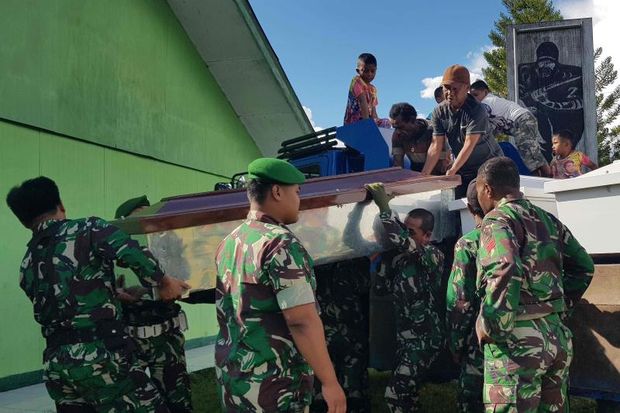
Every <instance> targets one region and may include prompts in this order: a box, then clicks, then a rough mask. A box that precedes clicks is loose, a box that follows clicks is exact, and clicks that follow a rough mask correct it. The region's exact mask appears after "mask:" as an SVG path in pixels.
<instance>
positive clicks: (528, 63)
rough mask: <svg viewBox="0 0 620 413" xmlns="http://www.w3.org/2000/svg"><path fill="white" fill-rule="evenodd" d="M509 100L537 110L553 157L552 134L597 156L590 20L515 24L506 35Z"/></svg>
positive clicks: (544, 146) (540, 129)
mask: <svg viewBox="0 0 620 413" xmlns="http://www.w3.org/2000/svg"><path fill="white" fill-rule="evenodd" d="M506 57H507V64H508V89H509V99H511V100H514V101H516V102H519V103H520V104H521V105H522V106H525V107H527V108H528V109H530V110H531V111H532V113H534V115H535V116H536V118H537V120H538V129H539V131H540V134H541V136H542V137H543V139H544V140H545V143H544V145H543V149H544V150H545V155H546V156H547V157H548V159H549V157H550V156H551V137H552V135H553V133H554V132H557V131H559V130H562V129H569V130H571V131H572V132H573V135H574V136H575V143H576V148H577V150H580V151H582V152H585V153H586V154H587V155H588V156H589V157H591V158H592V159H598V150H597V143H596V97H595V88H594V46H593V43H592V19H589V18H588V19H574V20H563V21H557V22H544V23H536V24H523V25H512V26H510V27H509V30H508V33H507V38H506Z"/></svg>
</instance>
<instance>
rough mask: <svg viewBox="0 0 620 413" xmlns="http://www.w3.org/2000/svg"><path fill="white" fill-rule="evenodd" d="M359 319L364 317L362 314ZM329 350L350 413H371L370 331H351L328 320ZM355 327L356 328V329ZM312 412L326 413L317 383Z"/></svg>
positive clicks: (352, 329) (326, 326)
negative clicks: (369, 381) (369, 391)
mask: <svg viewBox="0 0 620 413" xmlns="http://www.w3.org/2000/svg"><path fill="white" fill-rule="evenodd" d="M360 317H362V316H361V315H360ZM324 327H325V340H326V341H327V350H328V351H329V356H330V358H331V360H332V363H333V364H334V370H335V371H336V377H337V378H338V383H340V385H341V386H342V389H343V391H344V393H345V395H346V396H347V412H349V413H368V412H370V396H369V394H368V357H369V356H368V351H369V349H368V329H367V328H365V329H361V330H362V331H359V330H360V329H355V328H351V326H344V325H338V324H335V323H329V320H326V321H325V324H324ZM353 327H355V326H353ZM310 411H311V412H313V413H321V412H327V405H326V404H325V402H324V401H323V397H322V395H321V385H320V383H319V382H318V380H317V381H315V397H314V400H313V403H312V406H311V408H310Z"/></svg>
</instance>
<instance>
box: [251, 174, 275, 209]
mask: <svg viewBox="0 0 620 413" xmlns="http://www.w3.org/2000/svg"><path fill="white" fill-rule="evenodd" d="M272 186H273V184H272V183H271V182H265V181H261V180H260V179H250V181H249V182H248V185H247V192H248V198H249V199H250V201H255V202H258V203H259V204H262V203H263V202H265V200H266V199H267V194H269V191H271V187H272Z"/></svg>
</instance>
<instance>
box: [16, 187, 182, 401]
mask: <svg viewBox="0 0 620 413" xmlns="http://www.w3.org/2000/svg"><path fill="white" fill-rule="evenodd" d="M7 204H8V205H9V207H10V208H11V210H12V211H13V212H14V213H15V215H16V216H17V217H18V218H19V220H20V221H21V223H22V224H23V225H24V226H25V227H27V228H29V229H31V230H32V232H33V237H32V239H31V240H30V242H29V243H28V249H27V251H26V255H25V257H24V259H23V261H22V264H21V270H20V272H21V274H20V286H21V288H22V289H23V290H24V292H25V293H26V295H27V296H28V298H30V300H31V301H32V303H33V306H34V317H35V320H36V321H37V322H38V323H39V324H41V327H42V333H43V336H44V337H45V339H46V342H47V345H46V348H45V351H44V353H43V362H44V368H43V370H44V380H45V384H46V387H47V390H48V393H49V394H50V396H51V397H52V399H53V400H54V402H55V403H56V407H57V410H58V411H59V412H88V411H96V412H121V411H133V412H144V413H146V412H168V409H167V408H166V406H165V404H164V403H163V400H162V399H161V397H160V396H159V393H158V392H157V389H156V388H155V387H154V386H153V384H152V383H151V381H150V380H149V378H148V376H147V375H146V373H145V372H144V370H142V368H141V367H140V365H139V364H138V362H137V361H136V360H135V358H134V357H133V346H132V344H133V343H132V341H131V340H130V339H129V338H128V337H127V335H126V334H125V332H124V325H123V323H122V319H121V315H122V312H121V305H120V303H119V301H118V299H117V298H116V296H115V278H114V261H122V262H124V263H125V264H126V265H127V266H128V267H129V268H131V269H132V270H133V271H134V272H135V273H136V274H137V275H138V277H139V278H140V280H141V282H143V283H144V284H145V285H149V286H152V287H154V286H159V293H160V295H161V297H162V298H163V299H167V300H169V299H173V298H178V297H180V296H181V295H182V293H183V288H187V287H189V286H187V284H185V283H184V282H182V281H179V280H177V279H174V278H172V277H169V276H167V275H164V273H163V272H162V270H161V268H160V266H159V264H158V262H157V260H155V258H153V256H152V255H151V254H150V253H148V252H147V251H143V250H142V248H140V246H139V245H138V244H137V243H136V242H135V241H133V240H131V238H129V236H128V235H127V234H125V233H124V232H122V231H120V230H119V229H118V228H116V227H114V226H111V225H110V224H108V223H107V222H106V221H104V220H102V219H100V218H96V217H90V218H84V219H77V220H68V219H67V218H66V214H65V208H64V206H63V204H62V202H61V201H60V195H59V192H58V187H57V186H56V184H55V183H54V181H52V180H51V179H49V178H45V177H39V178H35V179H31V180H28V181H25V182H24V183H23V184H22V185H21V186H19V187H15V188H13V189H12V190H11V191H10V192H9V194H8V195H7Z"/></svg>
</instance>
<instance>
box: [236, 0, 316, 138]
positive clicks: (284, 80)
mask: <svg viewBox="0 0 620 413" xmlns="http://www.w3.org/2000/svg"><path fill="white" fill-rule="evenodd" d="M234 1H235V3H236V4H237V7H238V8H239V11H240V12H241V15H242V16H243V19H244V20H245V22H246V24H247V25H248V28H249V29H250V32H251V33H252V36H253V37H254V40H255V41H256V44H257V45H258V47H259V49H260V50H261V52H262V54H263V56H264V57H265V60H267V63H268V64H269V67H270V68H271V71H272V73H273V75H274V76H275V78H276V80H277V82H278V84H279V85H280V87H281V88H282V90H283V91H284V94H285V96H286V100H287V101H288V102H289V104H290V106H291V108H292V109H293V110H294V111H295V115H296V116H297V118H298V120H299V124H300V126H301V127H302V128H303V129H306V130H305V131H304V133H311V132H314V129H313V128H312V124H311V123H310V119H308V116H306V112H305V111H304V109H303V107H302V105H301V102H300V101H299V98H298V97H297V94H296V93H295V91H294V90H293V86H292V85H291V82H290V81H289V80H288V76H286V72H284V68H283V67H282V65H281V64H280V59H279V58H278V55H277V54H276V52H275V50H273V47H271V43H270V42H269V39H268V38H267V35H266V34H265V32H264V31H263V27H262V26H261V25H260V22H259V21H258V18H257V17H256V14H254V10H253V9H252V6H251V5H250V2H249V1H248V0H234Z"/></svg>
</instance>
